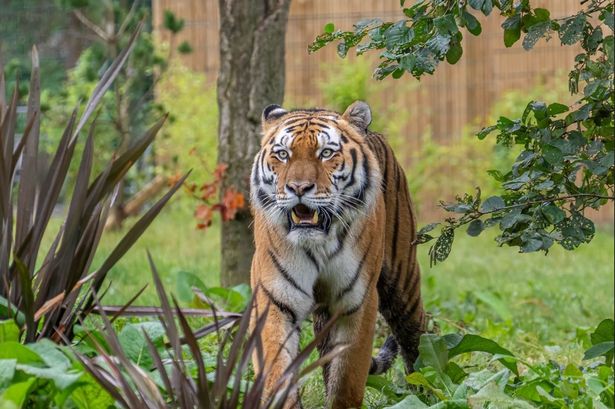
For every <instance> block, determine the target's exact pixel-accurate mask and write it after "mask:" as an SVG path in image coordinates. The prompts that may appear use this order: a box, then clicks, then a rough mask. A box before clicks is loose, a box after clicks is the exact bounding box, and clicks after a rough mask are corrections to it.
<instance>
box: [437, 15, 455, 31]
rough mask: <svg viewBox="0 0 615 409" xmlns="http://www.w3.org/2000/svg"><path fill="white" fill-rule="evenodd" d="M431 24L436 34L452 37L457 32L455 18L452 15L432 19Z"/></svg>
mask: <svg viewBox="0 0 615 409" xmlns="http://www.w3.org/2000/svg"><path fill="white" fill-rule="evenodd" d="M433 24H434V27H435V28H436V30H437V31H438V33H440V34H442V35H453V34H456V33H457V32H458V31H459V28H458V27H457V23H456V22H455V17H454V16H453V15H452V14H445V15H443V16H440V17H436V18H434V19H433Z"/></svg>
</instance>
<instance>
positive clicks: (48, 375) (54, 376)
mask: <svg viewBox="0 0 615 409" xmlns="http://www.w3.org/2000/svg"><path fill="white" fill-rule="evenodd" d="M16 367H17V370H19V371H21V372H25V373H27V374H28V375H33V376H35V377H37V378H43V379H48V380H50V381H52V382H53V383H54V384H55V386H56V387H57V388H58V389H60V390H64V389H66V388H69V387H71V386H73V385H74V384H75V383H76V382H77V381H78V380H79V378H81V375H83V372H81V371H77V370H74V369H71V370H67V369H65V368H58V367H54V368H41V367H39V366H33V365H29V364H17V366H16Z"/></svg>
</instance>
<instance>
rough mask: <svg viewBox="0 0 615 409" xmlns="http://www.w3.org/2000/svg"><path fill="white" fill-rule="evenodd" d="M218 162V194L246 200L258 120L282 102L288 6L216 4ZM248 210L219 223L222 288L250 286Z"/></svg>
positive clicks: (248, 1) (286, 1)
mask: <svg viewBox="0 0 615 409" xmlns="http://www.w3.org/2000/svg"><path fill="white" fill-rule="evenodd" d="M219 4H220V72H219V76H218V107H219V118H220V121H219V136H218V138H219V145H218V162H219V164H223V165H226V166H227V167H226V171H225V172H224V177H223V179H222V193H221V195H222V196H224V194H225V192H226V191H228V190H229V189H232V190H233V191H235V190H236V191H237V192H238V193H240V194H242V195H243V196H244V197H245V198H247V197H249V191H250V169H251V166H252V160H253V158H254V156H255V155H256V153H257V152H258V149H259V145H260V118H261V113H262V110H263V108H264V107H265V106H267V105H269V104H274V103H277V104H281V103H282V100H283V98H284V36H285V33H286V22H287V19H288V8H289V5H290V0H220V3H219ZM251 221H252V217H251V215H250V210H249V208H248V207H247V206H244V207H243V208H242V209H238V210H237V213H236V215H235V218H234V219H233V220H231V221H228V222H225V223H222V232H221V234H222V265H221V283H222V285H224V286H230V285H235V284H238V283H246V282H249V277H250V263H251V261H252V254H253V253H254V242H253V238H252V231H251V229H250V224H251Z"/></svg>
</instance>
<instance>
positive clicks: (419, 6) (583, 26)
mask: <svg viewBox="0 0 615 409" xmlns="http://www.w3.org/2000/svg"><path fill="white" fill-rule="evenodd" d="M404 3H405V1H403V0H402V1H401V5H402V8H403V13H404V15H405V17H406V18H405V19H403V20H399V21H397V22H383V21H381V20H377V19H370V20H364V21H361V22H358V23H356V24H355V25H354V30H353V31H341V30H337V31H336V30H335V26H334V25H333V24H332V23H329V24H327V25H326V26H325V29H324V33H323V34H321V35H319V36H318V37H317V38H316V39H315V40H314V42H313V43H312V44H311V45H310V46H309V47H308V49H309V51H310V52H314V51H317V50H319V49H320V48H322V47H324V46H326V45H328V44H330V43H333V42H338V54H339V55H340V56H341V57H344V56H346V55H347V53H348V51H349V50H350V49H352V48H355V50H356V53H357V54H358V55H360V54H363V53H365V52H368V51H376V50H377V51H380V58H381V63H380V65H379V66H378V67H377V68H376V70H375V72H374V76H375V77H376V78H377V79H383V78H385V77H387V76H389V75H390V76H391V77H393V78H395V79H397V78H401V77H402V76H403V75H404V74H405V73H409V74H411V75H412V76H413V77H415V78H417V79H420V78H421V77H422V76H423V75H425V74H432V73H433V72H434V71H435V70H436V68H437V67H438V65H439V63H440V62H442V61H444V60H446V61H447V62H448V63H450V64H455V63H456V62H457V61H459V60H460V58H461V57H462V54H463V47H462V40H463V33H462V31H467V32H469V33H470V34H472V35H475V36H478V35H480V34H481V33H482V27H481V25H480V22H479V21H478V20H477V19H476V17H475V16H474V15H473V13H475V12H480V13H482V14H484V15H485V16H488V15H490V14H491V13H492V12H493V10H494V9H497V10H499V12H500V15H501V16H503V17H505V18H506V19H505V20H504V22H503V23H502V29H503V41H504V44H505V46H506V47H511V46H513V45H514V44H515V43H516V42H518V41H519V40H521V37H522V35H523V40H522V45H523V48H524V49H526V50H530V49H532V48H533V47H534V46H535V45H536V43H537V42H538V41H539V40H540V39H542V38H544V39H546V40H547V41H549V40H550V39H551V38H552V36H554V34H556V35H557V37H558V38H559V40H560V42H561V44H562V46H568V45H576V44H579V45H580V46H581V49H582V52H580V53H579V54H578V55H577V56H576V57H575V60H574V61H575V66H574V69H573V70H572V71H571V72H570V73H569V76H568V85H569V90H570V92H571V93H572V94H573V95H578V100H577V102H576V103H575V104H573V105H572V106H568V105H565V104H561V103H558V102H554V103H550V104H547V103H545V102H542V101H530V102H529V103H528V104H527V107H526V109H525V111H524V113H523V115H522V117H521V118H518V119H510V118H506V117H500V118H499V119H498V121H497V123H496V124H494V125H492V126H489V127H486V128H484V129H482V130H481V131H480V132H478V133H477V137H478V139H479V140H482V139H485V138H486V137H487V136H489V135H490V134H492V133H496V132H497V135H496V142H497V144H498V145H500V146H502V147H505V148H507V149H515V150H516V151H519V152H520V153H519V155H518V156H517V158H516V160H515V162H514V163H513V164H512V166H511V167H510V169H508V170H506V171H500V170H497V169H493V170H490V171H488V173H489V175H490V176H491V177H493V178H494V179H495V180H496V181H497V182H498V184H499V190H500V195H499V196H492V197H490V198H488V199H486V200H485V201H482V200H481V198H480V189H477V192H476V194H475V195H474V196H472V195H468V194H465V195H463V196H462V197H460V196H457V198H456V201H455V202H454V203H443V202H441V203H440V206H441V207H443V208H444V210H446V211H448V212H452V213H457V214H461V216H458V217H450V218H447V219H446V220H445V221H444V225H443V226H442V227H441V231H440V235H439V237H437V239H436V240H435V242H434V244H433V245H432V246H431V248H430V250H429V254H430V258H431V263H432V264H433V263H436V262H440V261H443V260H445V259H446V258H447V257H448V255H449V254H450V251H451V248H452V243H453V240H454V237H455V230H456V229H458V228H459V227H461V226H464V225H468V229H467V232H468V234H469V235H471V236H477V235H479V234H480V233H481V232H482V231H483V230H484V229H485V228H488V227H493V226H497V227H498V228H499V230H500V235H499V236H498V237H497V238H496V241H497V243H498V244H499V245H504V244H507V245H510V246H515V247H518V248H519V249H520V251H521V252H533V251H539V250H541V251H545V252H547V251H548V249H549V248H550V247H551V246H552V245H553V243H555V242H557V243H559V244H560V245H561V246H562V247H564V248H565V249H568V250H572V249H574V248H576V247H578V246H579V245H580V244H582V243H587V242H589V241H591V239H592V238H593V237H594V233H595V227H594V223H593V222H592V221H591V220H589V219H588V218H586V217H585V216H584V215H583V213H584V211H585V209H586V208H593V209H596V210H597V209H599V208H600V207H602V206H604V205H606V204H607V203H608V202H611V203H612V202H613V201H614V199H615V193H614V192H615V189H614V179H615V177H614V170H613V168H614V166H613V163H614V152H613V146H614V138H613V133H614V129H615V127H614V123H615V121H614V106H615V92H614V88H613V80H614V75H613V68H614V67H613V59H614V52H613V29H614V18H613V4H612V2H609V1H605V0H581V1H580V4H579V6H580V7H579V10H578V12H577V13H575V14H574V15H570V16H565V17H562V18H551V13H550V12H549V10H547V9H544V8H532V7H531V5H530V0H521V1H518V2H513V1H512V0H467V1H464V0H430V1H426V0H423V1H418V2H417V3H415V4H414V5H413V6H411V7H404ZM438 225H440V223H432V224H430V225H428V226H425V227H424V228H422V229H421V231H420V232H419V235H418V238H417V240H416V241H415V243H425V242H428V241H431V240H433V239H435V237H433V236H431V235H430V234H428V233H429V232H431V231H432V230H433V229H435V228H436V227H437V226H438Z"/></svg>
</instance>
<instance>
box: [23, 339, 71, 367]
mask: <svg viewBox="0 0 615 409" xmlns="http://www.w3.org/2000/svg"><path fill="white" fill-rule="evenodd" d="M26 346H27V347H28V349H30V350H31V351H34V352H36V354H37V355H38V356H40V357H41V359H42V360H43V361H44V362H45V364H46V365H47V366H49V367H51V368H59V369H68V368H69V367H70V366H71V361H70V359H69V358H68V357H67V356H66V355H65V354H64V353H63V352H62V351H61V350H60V348H61V347H60V346H59V345H58V344H56V343H54V342H53V341H51V340H48V339H42V340H40V341H38V342H35V343H32V344H28V345H26Z"/></svg>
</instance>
